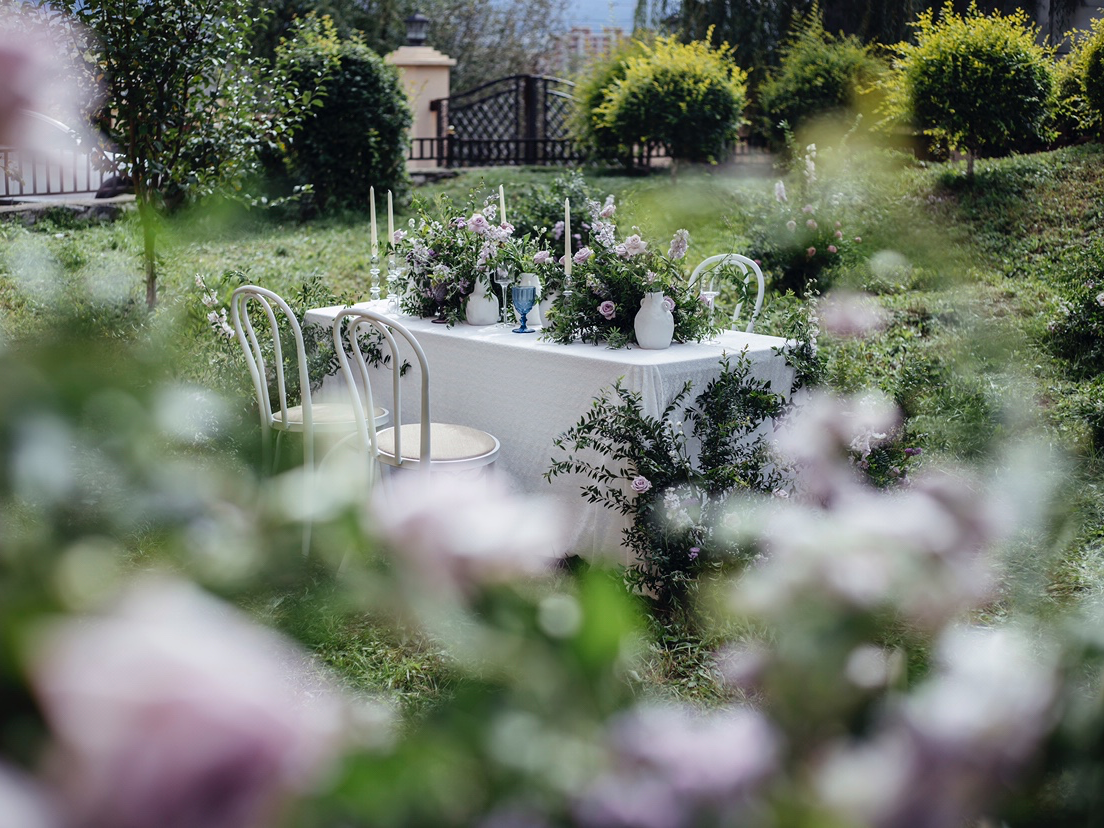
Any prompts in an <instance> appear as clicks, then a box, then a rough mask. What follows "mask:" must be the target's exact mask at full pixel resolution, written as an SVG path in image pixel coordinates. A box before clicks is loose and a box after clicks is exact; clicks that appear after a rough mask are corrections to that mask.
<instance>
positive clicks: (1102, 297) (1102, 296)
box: [1096, 293, 1104, 308]
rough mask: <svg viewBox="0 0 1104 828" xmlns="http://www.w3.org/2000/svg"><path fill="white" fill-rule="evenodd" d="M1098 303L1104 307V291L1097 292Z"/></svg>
mask: <svg viewBox="0 0 1104 828" xmlns="http://www.w3.org/2000/svg"><path fill="white" fill-rule="evenodd" d="M1096 304H1098V305H1100V307H1102V308H1104V293H1098V294H1096Z"/></svg>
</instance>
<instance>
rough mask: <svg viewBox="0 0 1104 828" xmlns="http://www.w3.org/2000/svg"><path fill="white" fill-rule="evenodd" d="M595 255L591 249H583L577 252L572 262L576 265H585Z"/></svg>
mask: <svg viewBox="0 0 1104 828" xmlns="http://www.w3.org/2000/svg"><path fill="white" fill-rule="evenodd" d="M593 255H594V251H593V250H591V249H590V248H589V247H581V248H579V250H577V251H576V252H575V255H574V256H572V257H571V260H572V261H573V262H575V264H579V265H581V264H585V263H586V261H587V259H589V258H590V257H591V256H593Z"/></svg>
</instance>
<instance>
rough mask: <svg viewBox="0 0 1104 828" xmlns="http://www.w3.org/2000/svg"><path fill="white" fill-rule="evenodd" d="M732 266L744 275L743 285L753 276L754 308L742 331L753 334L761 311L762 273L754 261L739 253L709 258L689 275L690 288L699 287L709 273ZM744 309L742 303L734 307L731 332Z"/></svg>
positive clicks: (722, 254) (721, 270)
mask: <svg viewBox="0 0 1104 828" xmlns="http://www.w3.org/2000/svg"><path fill="white" fill-rule="evenodd" d="M730 265H732V266H734V267H736V268H739V270H740V272H741V273H743V274H744V285H747V284H749V283H750V282H751V277H752V274H754V275H755V280H756V287H757V289H758V290H757V292H756V295H755V308H754V309H753V310H752V312H751V318H749V319H748V323H747V327H746V328H745V329H744V331H745V332H746V333H753V332H754V331H755V320H756V319H757V318H758V317H759V311H761V310H762V309H763V291H764V287H765V286H764V283H763V271H762V270H760V269H759V265H757V264H756V263H755V260H754V259H749V258H748V257H747V256H742V255H740V254H739V253H721V254H719V255H717V256H710V257H709V258H708V259H705V260H704V261H703V262H702V263H701V264H699V265H698V266H697V267H695V268H694V272H693V273H691V274H690V282H689V284H690V287H694V285H698V286H699V290H700V284H701V280H702V279H704V278H705V277H706V276H707V275H708V274H710V273H720V272H723V271H725V270H727V269H729V266H730ZM743 309H744V303H743V302H740V303H738V304H737V305H736V308H735V309H734V310H733V311H732V330H736V320H737V319H739V317H740V311H742V310H743Z"/></svg>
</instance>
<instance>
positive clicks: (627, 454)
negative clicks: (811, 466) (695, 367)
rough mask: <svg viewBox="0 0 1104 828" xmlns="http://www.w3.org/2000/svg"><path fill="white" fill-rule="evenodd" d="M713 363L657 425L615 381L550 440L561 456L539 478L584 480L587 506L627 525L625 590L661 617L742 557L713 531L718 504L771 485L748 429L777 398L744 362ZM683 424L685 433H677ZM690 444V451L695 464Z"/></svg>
mask: <svg viewBox="0 0 1104 828" xmlns="http://www.w3.org/2000/svg"><path fill="white" fill-rule="evenodd" d="M721 365H722V370H721V374H720V376H719V377H717V378H715V379H713V380H711V381H710V382H709V383H708V384H707V385H706V387H705V388H704V389H703V390H702V392H701V393H700V394H699V395H698V396H697V398H696V399H695V401H694V404H693V405H687V406H684V405H683V403H684V402H685V400H686V398H687V397H688V396H689V394H690V391H691V387H692V386H691V384H690V383H687V384H686V385H685V386H684V387H683V389H682V390H681V391H680V392H679V393H678V394H677V395H676V396H675V398H674V399H673V400H672V401H671V403H670V404H669V405H668V406H667V408H666V409H664V411H663V412H662V414H660V415H659V416H658V417H653V416H649V415H647V414H644V413H643V407H642V403H641V398H640V395H639V394H638V393H634V392H632V391H628V390H627V389H625V388H623V387H622V386H621V384H620V383H617V384H616V385H615V386H614V387H613V389H611V391H609V392H608V393H607V394H605V395H604V396H603V397H600V398H597V399H595V400H594V403H593V405H592V407H591V409H590V411H588V412H587V413H586V414H585V415H584V416H583V418H582V419H581V420H579V422H578V423H577V424H576V425H574V426H572V427H571V428H570V429H568V431H567V432H565V433H564V434H563V435H561V436H560V437H559V438H558V439H557V440H556V441H555V443H554V445H555V447H556V448H557V449H558V450H560V451H562V452H567V453H568V455H569V456H568V457H567V458H566V459H563V460H556V461H554V462H553V463H552V466H551V467H550V468H549V470H548V472H547V473H546V475H545V476H546V477H547V478H548V479H549V480H551V479H552V478H554V477H557V476H560V475H566V474H581V475H584V476H585V477H587V478H589V479H590V480H591V481H592V482H591V483H588V484H585V485H583V486H582V492H583V496H584V497H585V498H586V499H587V501H588V502H590V503H601V504H602V505H604V506H606V507H607V508H610V509H613V510H615V511H618V512H620V513H621V514H623V515H628V516H629V517H630V518H631V519H632V524H631V526H629V527H628V528H626V529H625V530H624V535H625V546H626V547H628V549H629V550H630V551H631V552H632V553H633V555H634V556H635V563H633V564H631V565H630V566H629V567H628V569H627V570H626V573H625V582H626V584H627V585H628V586H629V587H630V588H632V589H636V590H641V591H643V592H645V593H647V594H650V595H651V596H652V597H653V598H654V601H655V604H656V607H657V608H658V609H659V610H661V611H670V610H675V609H678V608H680V607H682V606H684V605H685V602H686V599H687V598H688V597H689V596H690V595H691V594H692V593H693V591H694V585H695V582H696V579H697V578H698V576H699V575H701V574H703V573H706V572H717V571H720V570H721V569H722V568H723V567H724V566H725V565H726V564H731V563H733V562H736V561H739V560H740V559H742V558H743V557H744V555H745V553H746V550H743V549H741V547H740V546H739V544H738V543H736V542H734V541H733V540H732V539H731V538H728V537H725V535H724V532H723V530H718V528H717V527H718V526H719V525H720V522H721V518H722V517H723V515H724V512H725V510H726V509H727V508H728V506H729V505H730V504H729V503H727V502H726V501H728V500H729V498H731V497H733V496H735V495H738V494H740V493H744V492H749V491H758V492H771V491H774V490H776V489H777V488H778V487H779V485H780V484H781V476H780V474H779V472H778V471H777V470H776V469H775V468H774V467H773V466H771V465H770V464H769V463H768V460H767V455H766V452H765V449H764V441H763V439H762V437H760V436H756V430H757V429H758V428H759V426H760V425H762V424H763V423H765V422H766V421H767V420H768V419H770V418H771V417H775V416H778V415H779V414H780V413H781V411H782V397H781V396H780V395H779V394H778V393H777V392H775V391H773V390H772V389H771V388H770V383H769V382H763V381H759V380H755V379H752V378H750V377H749V376H748V373H749V371H750V367H751V365H750V361H749V360H748V359H747V358H746V357H743V356H742V357H740V358H739V359H738V360H737V361H736V364H735V365H732V364H731V363H730V362H729V361H728V360H727V359H725V360H724V361H722V363H721ZM676 416H677V417H678V418H679V420H678V421H677V422H676ZM691 423H692V424H693V428H692V429H691V431H690V434H689V435H688V434H687V433H686V431H685V430H684V425H685V424H691ZM691 439H692V440H693V442H694V443H696V444H698V445H700V451H699V452H698V453H697V456H696V457H695V456H694V453H693V452H692V449H691V445H690V441H691ZM582 452H587V453H588V454H592V453H597V455H600V456H601V457H602V458H603V459H602V460H597V461H592V460H589V459H585V458H586V455H584V454H582Z"/></svg>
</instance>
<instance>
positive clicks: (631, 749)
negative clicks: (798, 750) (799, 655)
mask: <svg viewBox="0 0 1104 828" xmlns="http://www.w3.org/2000/svg"><path fill="white" fill-rule="evenodd" d="M609 742H610V745H611V748H612V751H613V755H614V770H613V771H612V772H611V773H609V774H607V775H606V776H604V777H601V778H599V779H598V780H597V782H596V783H595V784H594V785H593V786H592V787H591V788H590V790H589V791H587V793H586V794H584V796H583V797H582V800H581V802H580V805H579V807H578V811H577V813H578V816H579V818H580V821H582V822H583V823H584V824H587V825H600V826H621V825H624V826H629V825H634V826H635V825H644V826H650V828H674V826H680V825H688V824H693V822H694V814H695V812H697V811H698V810H699V809H701V808H710V809H712V808H715V807H718V806H723V807H725V808H726V809H729V808H733V807H739V806H741V805H744V806H746V805H747V804H748V800H749V796H750V795H751V794H753V793H754V791H755V790H756V789H757V788H759V787H760V786H762V785H763V783H764V782H765V781H766V780H767V779H769V778H770V776H771V775H772V774H773V773H774V772H775V770H776V769H777V766H778V755H779V743H778V737H777V735H776V734H775V731H774V729H773V727H772V726H771V725H770V723H769V722H768V721H767V719H766V718H765V717H764V716H763V715H762V714H760V713H759V712H757V711H754V710H751V709H745V708H728V709H722V710H716V711H711V712H708V713H701V712H699V711H697V710H693V709H691V708H689V707H685V706H674V705H671V706H658V705H657V706H642V707H639V708H637V709H635V710H633V711H630V712H629V713H627V714H625V715H624V716H622V717H620V718H619V719H617V720H615V721H614V722H613V724H612V725H611V728H610V735H609Z"/></svg>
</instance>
